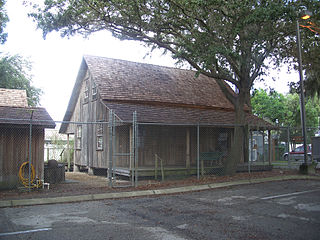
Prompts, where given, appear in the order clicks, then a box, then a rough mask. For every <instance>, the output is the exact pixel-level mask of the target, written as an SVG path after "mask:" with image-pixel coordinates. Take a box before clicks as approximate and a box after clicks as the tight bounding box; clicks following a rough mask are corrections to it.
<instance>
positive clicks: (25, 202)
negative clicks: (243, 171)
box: [0, 175, 320, 208]
mask: <svg viewBox="0 0 320 240" xmlns="http://www.w3.org/2000/svg"><path fill="white" fill-rule="evenodd" d="M284 180H320V177H319V176H307V175H288V176H277V177H268V178H257V179H246V180H239V181H234V182H222V183H210V184H203V185H196V186H184V187H176V188H167V189H157V190H143V191H132V192H117V193H99V194H89V195H77V196H66V197H52V198H33V199H17V200H3V201H0V208H5V207H18V206H31V205H44V204H56V203H71V202H83V201H93V200H104V199H119V198H131V197H142V196H157V195H166V194H175V193H185V192H194V191H202V190H209V189H217V188H224V187H231V186H238V185H243V184H247V185H248V184H257V183H263V182H273V181H284Z"/></svg>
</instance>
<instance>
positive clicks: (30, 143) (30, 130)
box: [28, 110, 33, 192]
mask: <svg viewBox="0 0 320 240" xmlns="http://www.w3.org/2000/svg"><path fill="white" fill-rule="evenodd" d="M32 117H33V110H31V116H30V128H29V164H28V165H29V178H28V184H29V192H30V191H31V158H32Z"/></svg>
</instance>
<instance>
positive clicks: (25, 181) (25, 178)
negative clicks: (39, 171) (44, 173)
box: [19, 162, 42, 188]
mask: <svg viewBox="0 0 320 240" xmlns="http://www.w3.org/2000/svg"><path fill="white" fill-rule="evenodd" d="M19 179H20V181H21V183H22V185H23V186H24V187H25V188H29V187H30V188H40V187H41V186H42V182H41V181H40V180H39V179H36V174H35V170H34V167H33V165H32V163H31V175H30V186H29V162H24V163H22V165H21V167H20V169H19ZM35 180H36V181H35ZM34 181H35V182H34Z"/></svg>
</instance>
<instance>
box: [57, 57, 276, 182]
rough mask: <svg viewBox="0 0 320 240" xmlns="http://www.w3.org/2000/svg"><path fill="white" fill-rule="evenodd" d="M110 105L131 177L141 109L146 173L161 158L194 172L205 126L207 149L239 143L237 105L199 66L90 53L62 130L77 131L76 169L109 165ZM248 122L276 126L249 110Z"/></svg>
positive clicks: (121, 167) (120, 161)
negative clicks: (235, 130) (233, 140)
mask: <svg viewBox="0 0 320 240" xmlns="http://www.w3.org/2000/svg"><path fill="white" fill-rule="evenodd" d="M230 91H232V90H231V88H230ZM109 110H112V111H113V112H114V113H115V115H116V120H117V122H118V125H117V128H116V131H115V132H116V133H115V142H114V146H113V153H116V154H113V156H114V157H115V158H116V159H117V160H116V163H115V168H116V171H117V172H118V173H119V174H124V175H130V169H132V159H131V158H132V154H130V153H132V132H133V131H132V114H133V112H134V111H136V112H137V121H138V123H139V127H138V149H139V150H138V166H139V170H140V169H148V168H149V169H152V168H153V167H154V166H155V156H159V157H160V158H161V159H163V164H164V165H165V166H166V167H172V168H174V167H181V168H184V169H187V170H188V169H189V170H190V169H191V168H192V167H193V166H195V165H196V159H197V147H196V146H197V127H196V126H197V124H198V123H201V126H202V127H201V129H200V152H212V151H217V150H218V151H220V152H228V151H229V150H230V147H231V137H232V134H233V127H232V125H233V124H234V116H235V114H234V108H233V105H232V104H231V103H230V102H229V101H228V100H227V98H226V97H225V96H224V94H223V93H222V91H221V90H220V88H219V86H218V84H217V83H216V81H214V80H213V79H210V78H208V77H206V76H204V75H199V76H198V77H197V76H196V73H195V72H194V71H191V70H184V69H177V68H170V67H163V66H156V65H151V64H144V63H136V62H130V61H124V60H118V59H110V58H104V57H96V56H84V57H83V60H82V63H81V66H80V70H79V73H78V76H77V79H76V83H75V85H74V88H73V92H72V95H71V98H70V101H69V105H68V107H67V111H66V113H65V116H64V119H63V121H64V122H63V124H62V125H61V128H60V133H65V134H75V138H74V139H75V147H74V149H75V152H74V162H75V165H76V166H78V167H81V166H84V167H88V168H89V171H90V172H94V170H96V169H108V166H109V165H108V161H109V158H110V154H108V152H109V151H108V149H109V147H110V145H109V141H111V140H110V138H109V137H108V131H109V130H108V125H107V123H106V122H109V120H110V119H109V116H108V112H109ZM247 120H248V123H250V124H254V125H259V126H263V127H270V126H271V125H268V124H267V123H266V122H264V121H263V120H262V119H259V118H257V117H255V116H253V115H251V114H249V113H247ZM94 122H100V123H101V124H100V123H98V124H93V123H94ZM85 123H89V124H85ZM203 125H207V127H204V126H203ZM140 176H141V174H140Z"/></svg>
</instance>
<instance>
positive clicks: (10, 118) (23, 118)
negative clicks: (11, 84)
mask: <svg viewBox="0 0 320 240" xmlns="http://www.w3.org/2000/svg"><path fill="white" fill-rule="evenodd" d="M31 117H32V125H34V126H38V127H42V128H55V126H56V125H55V122H54V121H53V120H52V118H51V117H50V115H49V114H48V112H47V111H46V109H44V108H29V107H8V106H0V125H1V124H6V125H8V124H10V125H29V124H30V119H31Z"/></svg>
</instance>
